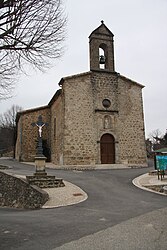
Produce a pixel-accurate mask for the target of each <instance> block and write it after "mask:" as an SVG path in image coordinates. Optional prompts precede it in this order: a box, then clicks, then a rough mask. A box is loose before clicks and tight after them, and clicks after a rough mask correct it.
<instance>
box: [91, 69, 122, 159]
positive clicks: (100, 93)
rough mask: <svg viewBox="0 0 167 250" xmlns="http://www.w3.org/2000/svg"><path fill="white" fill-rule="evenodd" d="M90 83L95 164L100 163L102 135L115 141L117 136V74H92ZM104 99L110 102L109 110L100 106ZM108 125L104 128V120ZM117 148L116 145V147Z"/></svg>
mask: <svg viewBox="0 0 167 250" xmlns="http://www.w3.org/2000/svg"><path fill="white" fill-rule="evenodd" d="M91 82H92V88H93V99H94V101H93V103H94V110H93V111H94V112H93V113H94V120H95V129H96V143H97V146H96V150H97V152H96V163H97V164H100V163H101V153H100V138H101V136H102V135H103V134H105V133H109V134H112V135H113V136H114V138H115V139H116V140H117V134H118V126H117V119H118V74H117V73H107V72H102V71H101V72H92V74H91ZM104 99H108V100H110V102H111V106H110V107H109V108H105V107H104V106H103V104H102V101H103V100H104ZM106 119H107V120H108V125H107V126H105V120H106ZM116 146H117V145H116ZM117 151H118V150H116V163H119V157H118V152H117Z"/></svg>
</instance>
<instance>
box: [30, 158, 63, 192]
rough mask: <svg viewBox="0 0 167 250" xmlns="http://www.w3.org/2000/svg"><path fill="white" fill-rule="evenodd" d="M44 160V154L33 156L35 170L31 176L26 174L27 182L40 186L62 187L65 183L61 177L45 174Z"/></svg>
mask: <svg viewBox="0 0 167 250" xmlns="http://www.w3.org/2000/svg"><path fill="white" fill-rule="evenodd" d="M45 162H46V157H45V156H42V155H40V156H36V157H35V170H36V172H35V173H34V175H33V176H26V179H27V181H28V183H29V184H31V185H36V186H38V187H40V188H55V187H64V186H65V185H64V182H63V180H62V179H57V178H56V177H55V176H52V175H47V173H46V169H45Z"/></svg>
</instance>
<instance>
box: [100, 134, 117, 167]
mask: <svg viewBox="0 0 167 250" xmlns="http://www.w3.org/2000/svg"><path fill="white" fill-rule="evenodd" d="M100 153H101V163H102V164H114V163H115V139H114V136H112V135H110V134H104V135H102V137H101V140H100Z"/></svg>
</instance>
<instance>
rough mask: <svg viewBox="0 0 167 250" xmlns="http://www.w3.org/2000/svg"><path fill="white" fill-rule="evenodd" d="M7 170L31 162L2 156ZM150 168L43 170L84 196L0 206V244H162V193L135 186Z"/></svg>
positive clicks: (165, 247) (55, 248)
mask: <svg viewBox="0 0 167 250" xmlns="http://www.w3.org/2000/svg"><path fill="white" fill-rule="evenodd" d="M0 163H1V164H2V163H3V164H5V165H11V166H13V169H10V170H9V171H10V172H14V173H17V174H24V175H26V174H30V173H33V172H34V167H32V166H27V165H25V164H19V163H17V162H15V161H9V160H1V159H0ZM148 171H149V169H148V168H147V169H128V170H127V169H124V170H92V171H90V170H87V171H67V170H47V172H48V173H51V174H55V175H56V176H57V177H61V178H63V179H64V180H67V181H69V182H72V183H74V184H75V185H78V186H79V187H81V188H82V189H83V190H84V191H85V192H86V193H87V194H88V199H87V200H86V201H84V202H82V203H79V204H76V205H72V206H67V207H60V208H55V209H41V210H23V209H13V208H0V250H11V249H12V250H15V249H17V250H38V249H39V250H79V249H80V250H84V249H85V250H86V249H87V250H94V249H95V250H103V249H104V250H139V249H140V250H149V249H151V250H154V249H156V250H167V197H166V196H162V195H158V194H155V193H151V192H147V191H144V190H141V189H139V188H137V187H135V186H134V185H133V184H132V180H133V179H134V178H135V177H137V176H139V175H141V174H143V173H146V172H148Z"/></svg>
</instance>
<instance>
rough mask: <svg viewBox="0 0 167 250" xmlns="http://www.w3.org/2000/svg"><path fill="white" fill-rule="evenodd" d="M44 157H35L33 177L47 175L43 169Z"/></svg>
mask: <svg viewBox="0 0 167 250" xmlns="http://www.w3.org/2000/svg"><path fill="white" fill-rule="evenodd" d="M45 163H46V157H45V156H36V157H35V170H36V172H35V173H34V175H36V176H41V175H42V176H45V175H47V173H46V169H45Z"/></svg>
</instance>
